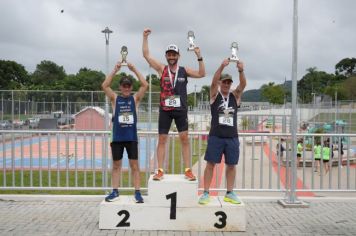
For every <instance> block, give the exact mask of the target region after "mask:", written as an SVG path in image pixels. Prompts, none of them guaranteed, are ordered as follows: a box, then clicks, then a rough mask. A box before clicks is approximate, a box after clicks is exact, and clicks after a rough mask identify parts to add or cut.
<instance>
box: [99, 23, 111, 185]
mask: <svg viewBox="0 0 356 236" xmlns="http://www.w3.org/2000/svg"><path fill="white" fill-rule="evenodd" d="M101 32H102V33H104V35H105V67H106V68H105V70H106V71H105V74H106V76H108V75H109V37H110V34H111V33H112V32H113V31H112V30H110V29H109V27H105V29H104V30H102V31H101ZM108 129H109V99H108V97H107V96H106V95H105V131H108ZM108 140H109V138H108V137H107V135H106V134H105V135H104V145H105V148H104V155H105V156H104V157H103V164H102V165H103V169H104V171H105V175H104V178H103V181H102V183H103V185H105V186H108V176H107V174H108V172H107V168H108V165H107V162H106V161H107V160H108V153H109V148H108Z"/></svg>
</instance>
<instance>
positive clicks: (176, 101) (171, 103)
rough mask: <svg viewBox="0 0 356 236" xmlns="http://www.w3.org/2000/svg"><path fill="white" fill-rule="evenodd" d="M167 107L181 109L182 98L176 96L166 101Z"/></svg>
mask: <svg viewBox="0 0 356 236" xmlns="http://www.w3.org/2000/svg"><path fill="white" fill-rule="evenodd" d="M164 105H165V106H166V107H180V96H178V95H175V96H171V97H169V98H166V99H165V100H164Z"/></svg>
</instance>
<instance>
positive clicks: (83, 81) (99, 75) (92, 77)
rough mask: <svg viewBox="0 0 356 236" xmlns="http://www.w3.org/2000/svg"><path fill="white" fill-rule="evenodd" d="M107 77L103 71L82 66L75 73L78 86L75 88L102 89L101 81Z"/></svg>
mask: <svg viewBox="0 0 356 236" xmlns="http://www.w3.org/2000/svg"><path fill="white" fill-rule="evenodd" d="M104 79H105V74H104V73H103V72H101V71H95V70H90V69H87V68H85V67H84V68H81V69H80V70H79V72H78V73H77V74H76V75H75V80H76V84H78V88H77V89H75V90H84V91H98V90H101V83H102V82H103V81H104Z"/></svg>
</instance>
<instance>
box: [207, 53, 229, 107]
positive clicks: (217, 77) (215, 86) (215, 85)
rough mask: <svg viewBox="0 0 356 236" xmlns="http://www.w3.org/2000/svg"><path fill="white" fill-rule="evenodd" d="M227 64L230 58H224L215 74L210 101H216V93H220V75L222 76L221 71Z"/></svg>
mask: <svg viewBox="0 0 356 236" xmlns="http://www.w3.org/2000/svg"><path fill="white" fill-rule="evenodd" d="M227 65H229V60H228V59H224V60H223V62H222V63H221V65H220V66H219V68H218V69H217V70H216V72H215V74H214V77H213V80H212V81H211V86H210V103H212V102H213V101H215V98H216V95H218V92H219V91H218V89H219V83H220V82H219V81H220V76H221V73H222V72H223V70H224V68H225V67H226V66H227Z"/></svg>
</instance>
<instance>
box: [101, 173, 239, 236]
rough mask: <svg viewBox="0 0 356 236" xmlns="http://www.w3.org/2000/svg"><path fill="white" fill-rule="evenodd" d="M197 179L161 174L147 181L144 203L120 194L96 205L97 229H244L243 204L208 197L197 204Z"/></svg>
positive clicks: (221, 198)
mask: <svg viewBox="0 0 356 236" xmlns="http://www.w3.org/2000/svg"><path fill="white" fill-rule="evenodd" d="M197 190H198V182H197V181H188V180H186V179H184V175H168V174H167V175H165V176H164V179H163V180H161V181H154V180H152V176H151V177H150V179H149V182H148V196H146V197H145V196H144V200H145V203H142V204H137V203H135V200H134V197H133V196H122V195H121V196H120V198H119V200H118V201H116V202H105V201H103V202H102V203H101V204H100V216H99V228H100V229H126V230H184V231H246V212H245V205H244V203H241V204H231V203H226V202H224V200H223V197H220V196H219V197H211V201H210V203H209V204H207V205H200V204H198V199H199V196H198V191H197Z"/></svg>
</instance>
